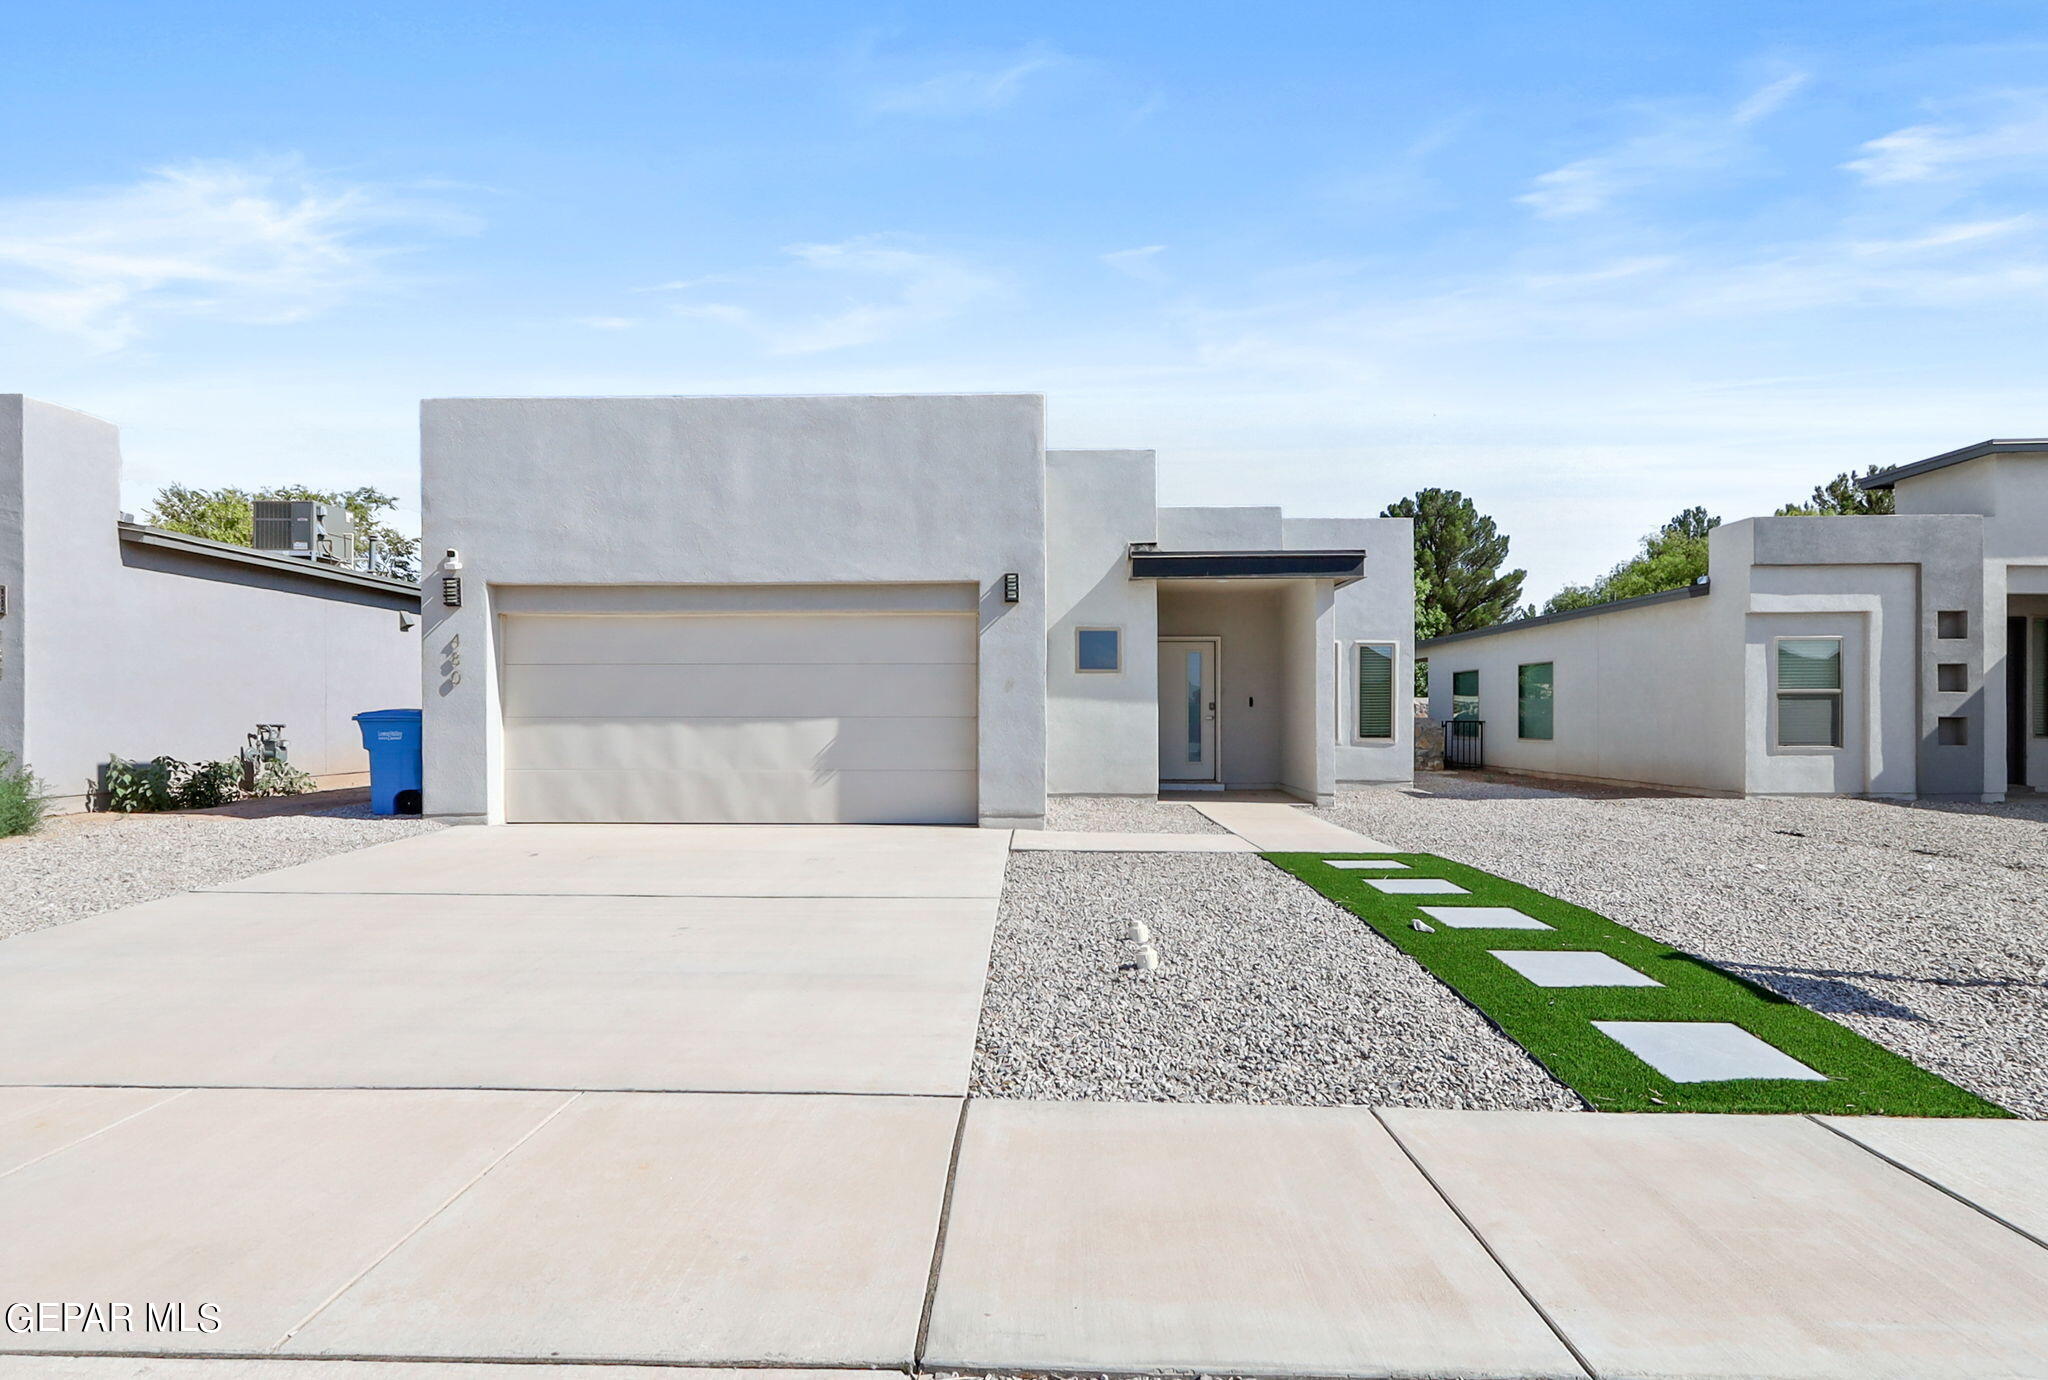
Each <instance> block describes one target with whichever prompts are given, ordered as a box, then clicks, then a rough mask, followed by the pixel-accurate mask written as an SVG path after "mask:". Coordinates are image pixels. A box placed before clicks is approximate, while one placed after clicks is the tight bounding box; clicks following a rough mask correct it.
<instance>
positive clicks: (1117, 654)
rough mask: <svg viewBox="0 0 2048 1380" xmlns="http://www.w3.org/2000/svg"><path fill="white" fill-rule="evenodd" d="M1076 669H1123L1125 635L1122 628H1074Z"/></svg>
mask: <svg viewBox="0 0 2048 1380" xmlns="http://www.w3.org/2000/svg"><path fill="white" fill-rule="evenodd" d="M1074 669H1075V670H1076V671H1121V670H1123V669H1124V635H1123V630H1122V629H1120V628H1076V629H1075V630H1074Z"/></svg>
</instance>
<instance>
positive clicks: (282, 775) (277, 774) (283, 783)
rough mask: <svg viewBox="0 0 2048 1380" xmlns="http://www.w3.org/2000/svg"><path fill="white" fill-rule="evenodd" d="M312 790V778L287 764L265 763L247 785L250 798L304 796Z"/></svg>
mask: <svg viewBox="0 0 2048 1380" xmlns="http://www.w3.org/2000/svg"><path fill="white" fill-rule="evenodd" d="M312 789H313V778H312V777H311V776H309V775H307V774H306V773H305V772H302V771H300V770H299V769H298V768H297V767H294V766H292V765H291V764H290V763H288V762H276V761H272V762H265V763H264V764H263V766H262V767H261V768H260V769H258V771H257V772H256V776H255V779H254V780H253V781H251V782H250V783H249V794H250V795H252V796H272V795H304V794H305V793H306V792H307V791H310V790H312Z"/></svg>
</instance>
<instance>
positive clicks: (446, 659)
mask: <svg viewBox="0 0 2048 1380" xmlns="http://www.w3.org/2000/svg"><path fill="white" fill-rule="evenodd" d="M441 675H442V676H443V677H444V679H443V680H442V682H441V693H442V694H444V695H445V694H447V693H448V692H449V691H450V690H453V689H454V688H455V687H456V686H458V685H460V684H462V634H461V633H457V634H455V636H453V637H451V638H449V639H448V645H447V646H446V647H443V648H442V649H441Z"/></svg>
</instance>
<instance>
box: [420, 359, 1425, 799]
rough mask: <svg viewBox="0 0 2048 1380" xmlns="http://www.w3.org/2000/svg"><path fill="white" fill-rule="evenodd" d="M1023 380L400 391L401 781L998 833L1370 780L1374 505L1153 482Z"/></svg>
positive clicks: (1398, 537)
mask: <svg viewBox="0 0 2048 1380" xmlns="http://www.w3.org/2000/svg"><path fill="white" fill-rule="evenodd" d="M1044 417H1045V404H1044V400H1043V399H1042V398H1041V397H1038V396H1035V395H962V396H953V395H948V396H872V397H697V398H690V397H667V398H539V399H440V400H431V401H428V402H427V403H425V404H424V405H423V410H422V419H421V425H422V465H423V479H422V489H423V513H424V519H423V532H424V543H425V545H424V549H425V551H426V554H427V559H428V563H429V565H430V566H432V565H433V563H434V561H435V560H436V559H437V558H442V553H444V552H445V553H448V555H447V556H446V557H445V558H442V560H441V565H440V567H439V568H437V569H433V568H430V569H429V571H428V579H427V594H428V597H427V601H426V605H427V607H426V620H427V627H426V633H427V637H426V642H425V645H424V654H425V682H424V702H425V714H426V725H425V742H426V763H425V766H426V808H427V811H428V812H429V813H430V814H435V815H440V816H446V817H453V818H457V819H464V820H471V821H476V822H492V823H497V822H506V821H734V822H740V821H746V822H830V821H839V822H858V823H883V822H927V823H961V824H972V823H977V822H978V823H982V824H987V825H993V826H1013V827H1025V828H1029V827H1034V826H1037V825H1040V824H1042V822H1043V820H1044V816H1045V810H1046V798H1047V796H1048V795H1059V794H1115V795H1133V796H1152V795H1155V794H1157V793H1158V792H1159V791H1160V790H1161V789H1162V788H1166V789H1197V790H1200V789H1219V788H1223V787H1258V788H1276V789H1279V790H1282V791H1286V792H1288V793H1290V794H1292V795H1295V796H1297V797H1299V798H1301V799H1304V800H1323V799H1327V798H1328V797H1329V796H1330V795H1331V793H1332V792H1333V791H1335V790H1336V789H1337V788H1338V787H1339V786H1340V785H1344V784H1349V783H1355V782H1389V781H1405V780H1408V779H1409V778H1410V775H1411V771H1410V764H1411V762H1412V752H1413V748H1412V741H1411V740H1412V725H1411V723H1410V716H1409V715H1408V714H1406V713H1402V712H1398V710H1397V706H1399V705H1401V704H1402V703H1403V702H1404V701H1405V700H1406V687H1407V685H1408V677H1409V676H1410V674H1411V660H1410V659H1411V655H1412V595H1413V573H1412V568H1413V560H1412V547H1411V542H1412V533H1411V531H1410V526H1409V524H1408V523H1407V522H1406V521H1404V520H1386V519H1294V518H1287V517H1284V516H1283V515H1282V514H1281V512H1280V510H1279V509H1277V508H1165V509H1162V508H1160V507H1158V504H1157V496H1156V488H1155V469H1154V460H1153V453H1152V452H1150V451H1133V450H1114V451H1075V450H1064V451H1062V450H1055V451H1048V450H1046V449H1045V443H1044V434H1045V426H1044Z"/></svg>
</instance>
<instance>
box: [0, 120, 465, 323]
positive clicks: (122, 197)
mask: <svg viewBox="0 0 2048 1380" xmlns="http://www.w3.org/2000/svg"><path fill="white" fill-rule="evenodd" d="M473 228H474V223H473V222H472V221H470V220H469V219H468V218H467V217H465V216H461V215H458V214H456V213H454V212H452V211H449V210H447V209H445V208H440V207H436V206H433V205H430V204H427V203H423V202H420V201H417V200H414V199H411V198H408V197H407V196H405V195H404V194H402V193H401V192H399V191H397V190H395V189H392V188H386V187H378V186H372V185H367V184H361V183H354V184H351V183H344V182H336V181H331V180H327V179H322V178H319V177H316V176H314V175H313V174H311V173H310V172H308V171H307V169H306V168H305V167H304V165H303V164H302V163H300V162H299V161H298V160H296V159H280V160H272V161H267V162H254V163H230V162H193V163H184V164H178V165H175V166H171V167H165V168H160V169H157V170H156V171H154V172H152V173H150V174H148V175H147V176H145V177H143V178H142V179H140V180H139V181H136V182H133V183H130V184H127V185H125V186H115V187H104V188H97V189H94V190H90V191H85V192H80V193H76V194H73V195H69V196H59V197H19V198H14V199H11V200H7V201H0V312H5V313H8V314H10V315H13V316H16V317H19V318H21V319H23V320H26V321H29V322H31V323H33V324H35V325H37V326H41V327H43V328H44V329H47V330H50V331H55V332H59V333H62V334H66V335H71V336H75V337H78V338H80V339H83V340H85V341H87V342H89V343H91V344H92V345H94V346H96V347H99V348H101V349H108V350H112V349H118V348H119V347H121V346H123V345H126V344H128V343H129V342H131V341H133V340H135V339H136V338H137V337H139V336H141V335H143V334H144V333H146V332H147V331H148V329H149V328H150V327H151V325H152V324H154V323H155V322H156V321H157V320H159V319H162V318H166V317H173V316H207V317H214V318H219V319H224V320H231V321H239V322H247V323H276V322H286V321H296V320H300V319H303V318H305V317H307V316H310V315H312V314H314V313H316V312H318V311H321V310H323V309H324V308H327V307H329V306H331V305H333V304H334V303H335V302H337V301H339V300H340V299H342V298H343V297H345V296H347V295H348V294H349V293H351V292H353V291H357V290H361V289H363V288H366V287H369V286H371V285H373V284H375V283H376V282H377V281H379V278H380V264H381V261H382V260H384V259H385V258H387V257H388V256H389V255H390V254H392V253H394V252H397V251H398V250H399V249H401V248H402V247H404V246H403V244H402V243H401V241H403V240H404V239H406V238H407V237H416V236H421V235H425V234H445V233H451V232H461V231H466V230H470V229H473Z"/></svg>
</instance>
